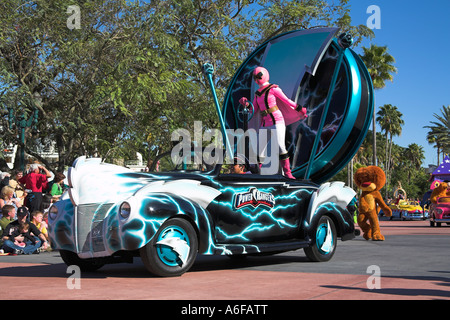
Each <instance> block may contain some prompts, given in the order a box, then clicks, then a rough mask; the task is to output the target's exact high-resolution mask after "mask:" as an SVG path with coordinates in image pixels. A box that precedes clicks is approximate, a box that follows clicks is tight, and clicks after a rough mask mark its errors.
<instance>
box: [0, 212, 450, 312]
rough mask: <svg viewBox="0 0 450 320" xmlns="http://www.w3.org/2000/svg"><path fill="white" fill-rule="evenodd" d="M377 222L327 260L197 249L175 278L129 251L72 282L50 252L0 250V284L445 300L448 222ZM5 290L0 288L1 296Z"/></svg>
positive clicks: (50, 291)
mask: <svg viewBox="0 0 450 320" xmlns="http://www.w3.org/2000/svg"><path fill="white" fill-rule="evenodd" d="M381 228H382V233H383V234H384V235H385V236H386V241H383V242H374V241H365V240H364V239H363V238H362V237H361V236H359V237H357V238H356V239H355V240H352V241H347V242H341V241H339V243H338V248H337V252H336V254H335V256H334V257H333V259H332V260H331V261H329V262H327V263H312V262H309V261H308V259H307V258H306V256H305V255H304V253H303V250H298V251H293V252H288V253H282V254H278V255H274V256H264V257H248V258H247V259H244V260H241V261H234V260H232V259H229V258H227V257H222V256H213V257H206V256H200V257H199V258H198V259H197V261H196V263H195V265H194V266H193V268H192V269H191V271H190V272H188V273H186V274H184V275H183V276H182V277H178V278H155V277H152V276H150V275H149V274H148V273H147V271H146V270H145V268H144V266H143V264H142V263H141V262H140V260H139V259H137V258H136V259H135V260H134V261H135V262H134V263H133V264H116V265H107V266H104V267H103V268H101V269H100V270H98V271H96V272H91V273H83V274H82V275H81V279H80V280H79V282H78V280H76V279H74V278H73V276H72V272H68V270H67V266H66V265H64V264H63V263H62V261H61V259H60V257H59V255H58V253H57V252H52V253H41V254H39V255H32V256H1V257H0V286H1V287H2V288H11V287H14V288H16V289H17V290H20V292H21V298H22V299H25V300H29V299H30V300H31V299H36V298H39V299H64V300H67V299H69V300H71V299H158V300H172V299H175V300H183V302H182V303H183V304H182V305H181V306H180V307H179V308H182V307H184V306H186V307H187V305H188V302H187V300H189V301H192V300H300V299H301V300H336V299H338V300H352V299H357V300H397V299H401V300H404V299H413V300H431V299H445V300H450V226H443V227H441V228H431V227H429V222H428V221H381ZM378 275H379V277H378ZM69 288H73V289H69ZM10 294H11V292H10V291H8V290H0V298H1V299H9V298H11V296H10ZM191 305H192V304H191ZM236 310H237V309H236ZM178 311H180V310H178V309H177V312H178ZM185 311H189V310H185ZM191 311H192V310H191ZM180 312H181V311H180ZM222 312H224V310H222ZM253 312H254V310H253Z"/></svg>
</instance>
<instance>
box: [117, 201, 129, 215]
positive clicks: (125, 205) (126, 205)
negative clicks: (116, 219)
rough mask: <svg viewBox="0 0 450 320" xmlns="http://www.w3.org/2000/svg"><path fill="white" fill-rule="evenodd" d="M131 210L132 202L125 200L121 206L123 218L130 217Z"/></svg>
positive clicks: (120, 213)
mask: <svg viewBox="0 0 450 320" xmlns="http://www.w3.org/2000/svg"><path fill="white" fill-rule="evenodd" d="M130 212H131V207H130V204H129V203H128V202H124V203H122V204H121V205H120V207H119V215H120V216H121V217H122V218H123V219H128V217H129V216H130Z"/></svg>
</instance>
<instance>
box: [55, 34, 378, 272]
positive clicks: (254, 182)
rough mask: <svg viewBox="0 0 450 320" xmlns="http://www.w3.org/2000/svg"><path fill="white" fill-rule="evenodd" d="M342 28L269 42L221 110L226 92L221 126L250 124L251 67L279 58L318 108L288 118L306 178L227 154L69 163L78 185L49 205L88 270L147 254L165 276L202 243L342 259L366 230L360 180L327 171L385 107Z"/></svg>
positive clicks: (68, 249) (59, 242) (349, 152)
mask: <svg viewBox="0 0 450 320" xmlns="http://www.w3.org/2000/svg"><path fill="white" fill-rule="evenodd" d="M338 31H339V29H335V28H323V29H321V28H317V29H314V30H306V31H294V32H289V33H287V34H284V35H281V36H278V37H275V38H274V39H271V40H269V41H267V42H265V43H264V44H262V45H261V46H260V47H258V48H257V49H256V50H255V52H254V53H253V54H251V55H250V56H249V58H248V59H247V60H245V62H244V63H243V65H242V66H241V67H240V68H239V70H238V71H237V73H236V75H235V76H234V77H233V79H232V80H231V84H230V86H229V88H228V91H227V93H226V96H225V100H224V105H223V107H222V109H221V110H220V108H219V107H218V105H217V99H215V100H216V101H215V102H216V108H217V110H218V116H219V120H220V121H221V124H222V128H221V129H222V130H223V129H225V128H227V129H238V128H242V127H243V126H244V125H245V124H246V123H245V121H244V122H243V121H242V119H241V118H240V117H239V116H238V112H239V108H240V107H239V105H238V103H237V101H238V100H239V98H240V97H242V96H247V97H251V95H252V94H253V93H252V92H254V91H252V90H254V88H253V81H252V77H250V76H249V74H250V72H251V70H252V69H253V68H254V66H256V65H259V66H264V67H266V68H267V69H268V70H272V71H273V72H272V73H271V80H273V82H274V83H278V84H280V85H282V86H283V90H284V92H285V94H286V95H288V96H289V97H290V98H292V99H293V100H295V101H299V103H302V105H305V106H306V108H307V109H308V118H307V120H302V121H294V122H293V123H290V124H287V130H286V142H287V145H288V146H289V150H290V153H291V157H292V159H293V166H292V174H293V175H294V176H295V177H296V179H287V178H286V177H284V176H283V175H281V174H279V173H276V174H266V173H265V172H264V166H265V165H263V167H262V168H261V172H260V174H229V173H225V171H224V170H223V169H222V167H223V166H222V165H221V164H220V163H218V164H215V165H212V166H211V165H209V166H208V167H207V168H206V167H203V168H201V169H199V168H197V169H199V170H188V169H189V168H188V167H183V166H182V168H181V170H174V171H170V170H167V171H166V172H154V173H153V172H152V173H147V172H133V171H131V170H129V169H127V168H124V167H120V166H116V165H112V164H107V163H104V162H102V161H101V159H97V158H85V157H80V158H78V159H76V160H75V162H74V163H73V165H72V167H70V168H69V171H68V182H69V187H70V188H69V190H68V191H67V192H66V193H65V194H64V195H63V196H62V197H61V200H60V201H58V202H56V203H55V204H53V205H52V206H51V207H50V209H49V236H50V239H51V243H52V247H54V248H55V249H57V250H59V252H60V254H61V257H62V259H63V260H64V262H65V263H66V264H67V265H78V266H80V268H81V269H82V270H95V269H98V268H100V267H101V266H103V265H104V264H106V263H114V262H124V261H127V262H132V261H133V257H137V256H139V257H140V258H141V259H142V261H143V263H144V265H145V267H146V268H147V269H148V270H149V271H150V272H151V273H153V274H155V275H158V276H179V275H181V274H183V273H184V272H186V271H188V270H189V269H190V268H191V266H192V265H193V263H194V261H195V259H196V256H197V254H203V255H227V256H230V257H236V256H237V257H242V256H246V255H262V254H274V253H280V252H285V251H290V250H297V249H300V248H303V249H304V251H305V253H306V256H307V257H308V258H309V259H311V260H312V261H328V260H330V259H331V258H332V256H333V255H334V254H335V251H336V244H337V239H338V238H340V239H341V240H343V241H345V240H350V239H352V238H354V237H355V228H354V222H353V216H352V214H351V213H353V212H349V211H352V210H353V209H354V206H353V205H350V204H351V203H352V202H353V201H354V196H355V192H354V191H353V190H352V189H350V188H348V187H346V186H344V183H342V182H331V183H330V182H327V181H328V180H329V179H330V178H331V177H333V176H334V175H335V174H336V173H337V172H339V171H340V170H341V169H342V168H343V167H345V166H346V164H347V163H348V161H349V160H350V159H352V157H353V156H354V154H355V153H356V152H357V150H358V148H359V146H360V144H361V142H362V141H363V139H364V137H365V135H366V133H367V130H368V127H369V126H370V123H371V115H372V113H373V88H372V83H371V80H370V76H369V75H368V72H367V69H366V67H365V66H364V64H363V63H362V61H361V60H360V58H359V57H358V55H357V54H356V53H354V52H353V51H352V50H351V49H350V48H348V46H342V44H341V43H340V42H339V40H338V39H337V38H336V37H335V36H336V34H337V32H338ZM340 39H343V38H342V37H341V38H340ZM344 40H345V39H344ZM277 57H278V58H280V57H282V58H283V59H281V60H280V59H277ZM283 70H284V71H285V72H284V73H283V72H282V71H283ZM294 71H295V72H294ZM280 72H281V73H280ZM331 74H332V75H333V77H331V78H330V75H331ZM209 79H210V80H211V77H209ZM281 82H283V83H281ZM211 87H212V90H213V86H211ZM213 95H214V97H215V92H214V90H213ZM215 98H216V97H215ZM224 144H225V145H226V146H227V145H228V144H227V143H224ZM300 149H301V150H300ZM225 150H226V151H229V149H227V148H226V147H225ZM202 161H203V160H202ZM280 172H281V171H280Z"/></svg>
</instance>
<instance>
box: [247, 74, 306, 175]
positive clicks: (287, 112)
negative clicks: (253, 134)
mask: <svg viewBox="0 0 450 320" xmlns="http://www.w3.org/2000/svg"><path fill="white" fill-rule="evenodd" d="M253 78H254V79H255V82H256V83H257V84H258V85H259V90H258V91H256V92H255V98H254V100H253V105H254V106H255V109H256V110H255V112H260V113H261V117H262V121H261V124H260V126H261V127H264V128H266V129H276V132H277V142H278V146H279V148H280V162H281V167H282V168H283V173H284V175H285V176H286V177H288V178H290V179H295V178H294V177H293V176H292V173H291V168H290V163H289V154H288V152H287V149H286V143H285V136H286V121H285V120H288V121H289V123H287V124H291V123H293V122H295V121H297V120H299V119H305V118H306V117H307V115H306V108H302V107H301V106H298V105H297V104H296V103H295V102H294V101H292V100H291V99H289V98H288V97H286V95H285V94H284V93H283V91H282V90H281V89H280V88H279V87H278V86H277V85H275V84H270V83H269V72H268V71H267V70H266V69H265V68H263V67H257V68H255V70H254V71H253ZM239 103H241V104H242V105H245V106H246V105H247V104H248V100H247V98H245V97H243V98H241V99H240V100H239ZM296 111H298V112H296ZM264 152H265V148H264V150H262V151H261V152H260V157H261V158H262V156H263V153H264Z"/></svg>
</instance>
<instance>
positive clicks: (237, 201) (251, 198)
mask: <svg viewBox="0 0 450 320" xmlns="http://www.w3.org/2000/svg"><path fill="white" fill-rule="evenodd" d="M259 205H263V206H266V207H269V208H273V207H274V205H275V197H274V196H273V194H271V193H267V192H261V191H259V190H258V189H256V188H250V189H249V190H248V191H247V192H242V193H237V194H236V195H235V197H234V207H235V208H236V209H240V208H242V207H246V206H252V207H253V208H256V207H258V206H259Z"/></svg>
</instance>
